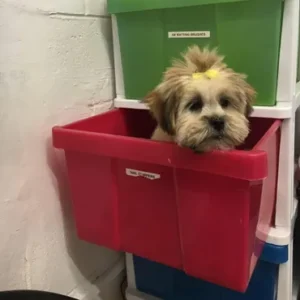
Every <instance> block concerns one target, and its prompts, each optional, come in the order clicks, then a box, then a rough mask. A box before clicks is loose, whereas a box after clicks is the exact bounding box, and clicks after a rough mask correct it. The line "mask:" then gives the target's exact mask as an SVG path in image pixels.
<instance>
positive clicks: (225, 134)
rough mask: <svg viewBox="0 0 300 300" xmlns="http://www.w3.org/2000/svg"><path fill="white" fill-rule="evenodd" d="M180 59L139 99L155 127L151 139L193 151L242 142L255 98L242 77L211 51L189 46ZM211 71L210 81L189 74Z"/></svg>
mask: <svg viewBox="0 0 300 300" xmlns="http://www.w3.org/2000/svg"><path fill="white" fill-rule="evenodd" d="M182 56H183V60H174V62H173V64H172V66H171V67H170V68H169V69H167V70H166V72H165V74H164V77H163V80H162V82H161V83H160V84H159V85H158V86H157V87H156V88H155V89H154V90H153V91H152V92H151V93H149V94H148V95H147V96H146V98H145V102H146V104H147V105H148V106H149V109H150V111H151V113H152V114H153V116H154V118H155V119H156V121H157V123H158V126H157V128H156V130H155V131H154V133H153V135H152V139H154V140H160V141H173V142H176V143H177V144H178V145H180V146H183V147H188V148H191V149H193V150H194V151H196V152H207V151H211V150H213V149H220V150H227V149H232V148H234V147H236V146H238V145H240V144H242V143H243V142H244V140H245V138H246V137H247V136H248V134H249V122H248V116H249V114H250V113H251V111H252V103H253V101H254V98H255V95H256V93H255V90H254V89H253V88H252V87H251V86H250V85H249V84H248V83H247V82H246V80H245V79H246V76H245V75H243V74H238V73H235V72H234V71H233V70H232V69H230V68H228V67H227V65H226V64H225V63H224V62H223V57H222V56H219V55H218V54H217V51H216V50H212V51H210V50H208V49H204V50H201V49H199V47H198V46H193V47H190V48H189V49H188V50H187V52H186V53H184V54H183V55H182ZM211 69H213V70H217V71H218V75H217V76H216V77H215V78H211V79H210V78H208V77H206V76H204V77H203V78H200V79H195V78H193V73H195V72H206V71H207V70H211ZM216 120H217V121H216ZM220 120H221V121H220ZM214 122H222V126H223V129H221V130H216V129H215V127H214V126H212V124H215V123H214ZM222 126H221V127H222Z"/></svg>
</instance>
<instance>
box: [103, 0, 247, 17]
mask: <svg viewBox="0 0 300 300" xmlns="http://www.w3.org/2000/svg"><path fill="white" fill-rule="evenodd" d="M243 1H248V0H107V2H108V11H109V13H111V14H117V13H123V12H132V11H143V10H152V9H164V8H178V7H187V6H197V5H207V4H217V3H230V2H243Z"/></svg>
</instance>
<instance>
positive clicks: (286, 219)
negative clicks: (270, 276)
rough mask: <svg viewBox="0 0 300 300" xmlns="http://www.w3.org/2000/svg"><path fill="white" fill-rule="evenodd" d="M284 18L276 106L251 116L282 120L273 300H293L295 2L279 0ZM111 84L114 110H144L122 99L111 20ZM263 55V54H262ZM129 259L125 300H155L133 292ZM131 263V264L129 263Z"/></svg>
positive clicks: (298, 100) (297, 96) (297, 98)
mask: <svg viewBox="0 0 300 300" xmlns="http://www.w3.org/2000/svg"><path fill="white" fill-rule="evenodd" d="M283 2H284V14H283V23H282V34H281V48H280V59H279V73H278V87H277V104H276V105H275V106H272V107H266V106H255V107H254V111H253V114H252V116H253V117H257V118H276V119H282V126H281V143H280V155H279V166H278V167H279V170H278V182H277V201H276V216H275V227H274V228H272V229H271V231H270V234H269V239H268V242H270V243H273V244H276V245H287V244H288V245H289V260H288V262H287V263H285V264H282V265H280V269H279V282H278V291H277V300H292V299H293V283H292V282H293V280H292V277H293V228H294V226H293V225H294V219H295V216H296V212H297V209H296V208H297V201H294V148H295V145H294V139H295V115H296V110H297V108H298V107H299V105H300V82H298V83H296V82H297V63H298V42H299V0H283ZM112 29H113V43H114V62H115V84H116V95H117V96H116V98H115V100H114V105H115V107H119V108H130V109H147V107H146V106H145V105H144V104H143V103H142V102H141V101H140V100H134V99H126V97H125V90H124V80H123V70H122V63H121V54H120V44H119V37H118V29H117V21H116V18H115V16H113V17H112ZM262 55H263V52H262ZM130 257H131V255H127V266H128V281H129V287H128V299H129V300H142V299H147V300H155V299H156V298H154V297H150V296H145V295H142V293H139V292H138V291H136V289H135V283H134V272H133V265H132V258H131V259H130ZM130 261H131V262H130Z"/></svg>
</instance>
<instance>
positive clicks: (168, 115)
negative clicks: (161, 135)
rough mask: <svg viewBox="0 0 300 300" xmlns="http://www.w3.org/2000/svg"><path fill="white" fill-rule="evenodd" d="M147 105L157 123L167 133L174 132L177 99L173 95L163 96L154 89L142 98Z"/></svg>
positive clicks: (172, 133) (171, 133)
mask: <svg viewBox="0 0 300 300" xmlns="http://www.w3.org/2000/svg"><path fill="white" fill-rule="evenodd" d="M143 102H144V103H146V105H148V107H149V109H150V112H151V113H152V115H153V116H154V118H155V120H156V121H157V123H158V125H159V126H160V127H161V129H162V130H164V131H165V132H166V133H168V134H169V135H174V134H175V120H176V111H177V108H176V107H177V106H176V105H177V104H176V103H177V101H176V99H175V95H171V96H169V97H163V96H162V95H160V93H159V92H157V91H156V90H154V91H152V92H151V93H149V94H148V95H147V96H146V97H145V99H144V100H143Z"/></svg>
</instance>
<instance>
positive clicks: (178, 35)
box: [168, 31, 210, 39]
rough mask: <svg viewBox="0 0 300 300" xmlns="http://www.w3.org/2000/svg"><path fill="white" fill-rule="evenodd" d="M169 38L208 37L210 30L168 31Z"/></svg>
mask: <svg viewBox="0 0 300 300" xmlns="http://www.w3.org/2000/svg"><path fill="white" fill-rule="evenodd" d="M168 37H169V39H191V38H194V39H195V38H196V39H203V38H209V37H210V31H169V32H168Z"/></svg>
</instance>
